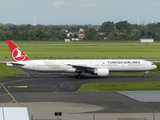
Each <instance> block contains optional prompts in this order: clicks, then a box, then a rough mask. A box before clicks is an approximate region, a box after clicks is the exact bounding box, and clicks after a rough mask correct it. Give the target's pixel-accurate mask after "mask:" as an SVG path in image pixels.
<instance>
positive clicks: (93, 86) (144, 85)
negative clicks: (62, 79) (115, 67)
mask: <svg viewBox="0 0 160 120" xmlns="http://www.w3.org/2000/svg"><path fill="white" fill-rule="evenodd" d="M143 90H145V91H146V90H160V81H143V82H98V83H86V84H83V85H82V86H81V87H80V88H79V89H78V92H106V91H143Z"/></svg>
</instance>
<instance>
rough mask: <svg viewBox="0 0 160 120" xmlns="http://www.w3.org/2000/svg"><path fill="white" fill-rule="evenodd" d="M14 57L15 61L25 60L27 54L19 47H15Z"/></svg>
mask: <svg viewBox="0 0 160 120" xmlns="http://www.w3.org/2000/svg"><path fill="white" fill-rule="evenodd" d="M12 57H13V59H14V60H15V61H23V60H25V58H26V55H25V54H23V52H22V51H21V50H20V49H19V48H15V49H14V50H13V51H12Z"/></svg>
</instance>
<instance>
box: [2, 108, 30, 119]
mask: <svg viewBox="0 0 160 120" xmlns="http://www.w3.org/2000/svg"><path fill="white" fill-rule="evenodd" d="M0 120H29V114H28V109H27V107H0Z"/></svg>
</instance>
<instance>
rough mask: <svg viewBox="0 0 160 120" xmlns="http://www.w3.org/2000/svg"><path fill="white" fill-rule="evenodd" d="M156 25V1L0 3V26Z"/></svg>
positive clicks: (159, 5)
mask: <svg viewBox="0 0 160 120" xmlns="http://www.w3.org/2000/svg"><path fill="white" fill-rule="evenodd" d="M138 14H139V18H140V24H142V23H143V21H145V22H146V23H149V22H150V23H151V22H152V21H155V22H160V0H0V23H3V24H6V23H12V24H16V25H20V24H32V25H33V24H34V16H36V24H45V25H49V24H52V25H67V24H68V25H72V24H81V25H84V24H93V25H101V24H102V22H104V21H114V22H115V23H116V22H119V21H123V20H127V21H128V22H130V23H132V24H137V16H138Z"/></svg>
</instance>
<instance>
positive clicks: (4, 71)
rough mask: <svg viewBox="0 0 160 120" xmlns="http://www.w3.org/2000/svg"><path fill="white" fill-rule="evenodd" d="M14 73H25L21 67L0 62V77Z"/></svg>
mask: <svg viewBox="0 0 160 120" xmlns="http://www.w3.org/2000/svg"><path fill="white" fill-rule="evenodd" d="M14 74H26V72H24V71H23V70H22V69H20V68H16V67H11V66H7V65H6V64H0V77H9V76H14Z"/></svg>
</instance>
